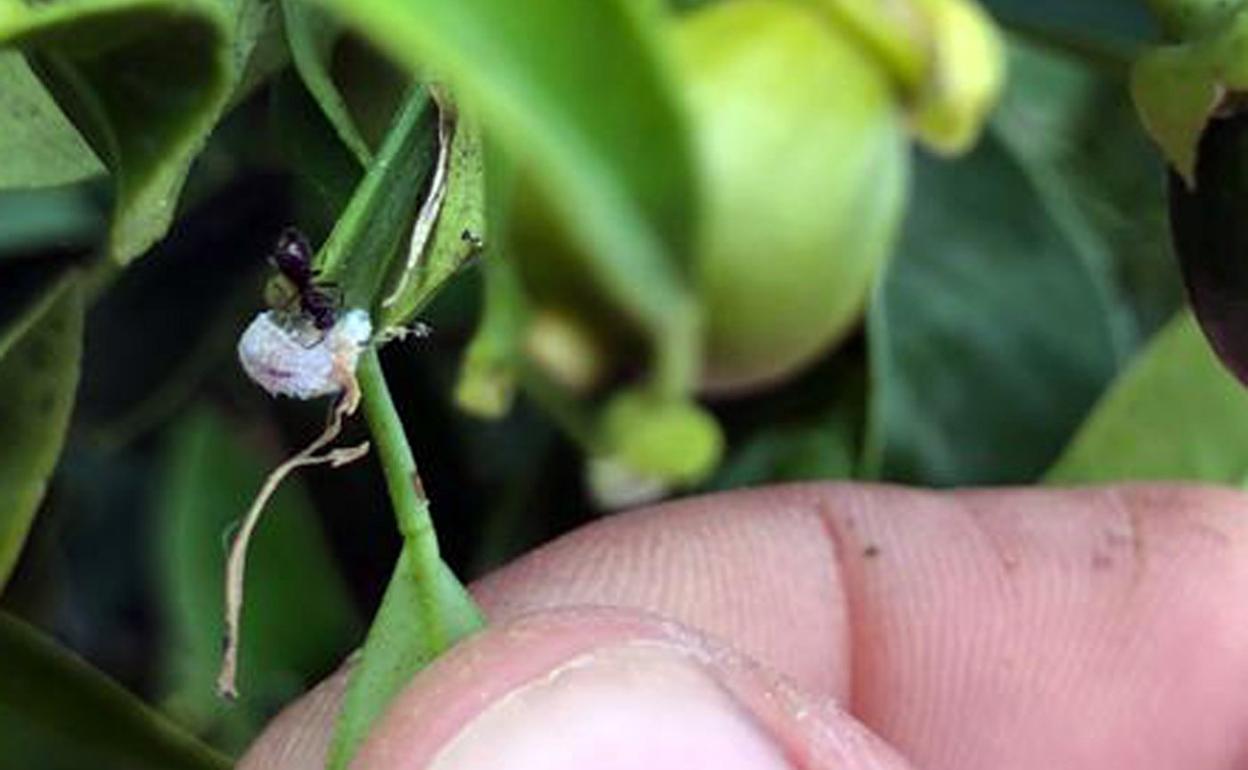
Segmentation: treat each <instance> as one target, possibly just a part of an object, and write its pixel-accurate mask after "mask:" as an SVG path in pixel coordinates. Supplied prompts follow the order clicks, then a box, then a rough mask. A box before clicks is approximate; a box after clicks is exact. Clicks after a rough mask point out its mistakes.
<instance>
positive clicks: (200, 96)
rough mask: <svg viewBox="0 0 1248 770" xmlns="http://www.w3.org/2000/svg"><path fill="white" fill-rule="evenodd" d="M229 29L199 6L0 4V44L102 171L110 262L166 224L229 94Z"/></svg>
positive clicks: (214, 7)
mask: <svg viewBox="0 0 1248 770" xmlns="http://www.w3.org/2000/svg"><path fill="white" fill-rule="evenodd" d="M231 31H232V20H231V19H230V18H229V17H228V16H227V15H226V13H225V12H224V11H223V10H222V5H221V4H218V3H216V2H210V0H163V1H161V0H83V2H76V3H51V4H50V3H39V4H25V3H13V2H9V3H7V4H6V5H4V6H3V7H0V45H10V46H12V45H16V46H20V47H22V48H23V49H24V50H25V51H26V52H27V54H28V58H29V59H30V61H31V63H32V65H34V67H35V69H36V71H37V72H38V73H39V75H40V78H41V80H42V81H43V83H44V85H45V86H47V87H48V89H49V90H50V91H51V93H52V94H53V96H55V97H56V100H57V102H58V104H59V105H60V107H61V109H62V110H64V111H65V113H66V114H67V115H68V116H69V118H70V119H71V120H72V121H73V122H74V125H75V126H77V128H78V130H79V131H81V132H82V133H83V135H84V136H85V138H86V139H87V141H88V142H89V143H90V144H91V146H92V148H93V149H94V150H95V152H96V153H98V154H99V156H100V159H101V160H102V161H103V162H104V165H105V166H107V167H108V169H109V171H110V172H111V173H112V175H113V179H114V183H115V186H116V202H115V210H114V215H113V223H112V227H111V230H110V233H109V240H108V253H109V255H110V256H111V258H112V259H114V260H116V261H119V262H126V261H128V260H130V259H131V258H133V257H135V256H137V255H138V254H141V253H142V252H144V251H145V250H146V249H147V248H148V247H149V246H151V245H152V243H154V242H155V241H156V240H157V239H158V238H160V237H161V236H162V235H163V234H164V232H165V231H166V229H168V227H169V223H170V222H171V221H172V218H173V214H174V210H175V206H176V204H177V199H178V193H179V192H180V191H181V189H182V185H183V182H184V181H185V177H186V173H187V170H188V168H189V167H190V163H191V160H192V159H193V158H194V156H195V155H196V153H198V151H199V150H200V148H201V147H202V146H203V143H204V141H205V138H206V137H207V135H208V132H209V131H210V130H211V128H212V126H213V124H214V123H215V122H216V120H217V118H218V116H219V115H220V112H221V110H222V109H223V108H224V106H225V104H226V101H227V100H228V98H229V96H230V91H231V87H232V84H233V75H232V70H233V67H234V62H233V58H232V57H233V49H232V40H231Z"/></svg>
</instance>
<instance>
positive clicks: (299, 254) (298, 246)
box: [269, 227, 340, 332]
mask: <svg viewBox="0 0 1248 770" xmlns="http://www.w3.org/2000/svg"><path fill="white" fill-rule="evenodd" d="M269 261H270V262H272V263H273V266H274V267H276V268H277V271H278V272H279V273H281V274H282V277H283V278H285V279H286V280H287V281H288V282H289V283H290V285H291V286H293V287H294V290H295V293H296V294H297V299H298V302H299V310H300V311H301V312H302V313H303V315H304V316H306V317H307V318H308V320H310V321H311V322H312V325H313V326H314V327H316V329H317V331H321V332H325V331H329V330H330V329H331V328H333V326H334V323H335V322H336V321H337V320H338V305H339V304H340V302H339V298H338V297H336V296H335V292H331V291H327V289H331V290H332V289H334V288H335V287H333V285H332V284H323V283H319V282H318V281H317V278H318V277H319V275H320V273H319V271H318V270H316V269H315V268H313V267H312V246H311V245H310V244H309V243H308V239H307V238H305V237H303V233H301V232H299V231H298V230H296V229H295V228H293V227H287V228H286V229H285V230H283V231H282V234H281V235H280V236H278V239H277V245H276V246H275V247H274V249H273V253H272V254H271V255H270V256H269ZM287 304H293V302H292V303H287Z"/></svg>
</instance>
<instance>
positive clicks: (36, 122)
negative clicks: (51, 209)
mask: <svg viewBox="0 0 1248 770" xmlns="http://www.w3.org/2000/svg"><path fill="white" fill-rule="evenodd" d="M102 173H104V166H103V165H102V164H101V163H100V160H99V158H97V157H96V156H95V153H94V152H92V151H91V148H90V147H88V146H87V143H86V141H84V140H83V138H82V135H81V134H79V133H78V130H77V129H76V128H74V126H73V124H71V123H70V122H69V120H68V119H67V118H66V117H65V115H64V114H63V113H62V112H61V110H60V108H59V107H57V106H56V102H55V101H53V99H52V97H51V96H50V95H49V94H48V92H47V90H46V89H45V88H44V87H43V84H42V83H40V82H39V78H37V77H35V74H34V73H33V72H31V71H30V67H29V65H27V64H26V60H25V59H24V58H23V57H22V55H21V54H20V53H17V52H15V51H6V52H0V189H4V188H9V187H44V186H48V185H61V184H67V183H69V182H77V181H79V180H81V179H86V178H88V177H91V176H96V175H98V174H102Z"/></svg>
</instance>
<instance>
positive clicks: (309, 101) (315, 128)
mask: <svg viewBox="0 0 1248 770" xmlns="http://www.w3.org/2000/svg"><path fill="white" fill-rule="evenodd" d="M269 95H270V101H269V115H270V121H271V128H270V130H271V131H272V132H273V135H274V136H277V137H281V141H280V142H279V143H278V151H279V152H280V154H281V156H282V159H283V160H284V161H285V163H286V167H287V168H289V169H290V170H291V172H292V175H293V177H294V180H295V190H294V197H295V209H296V211H295V219H296V221H298V222H299V224H300V226H301V229H303V230H304V232H305V233H306V234H307V235H308V236H309V237H310V238H312V241H313V242H314V243H316V242H319V241H323V240H324V239H325V237H326V236H327V235H329V232H330V230H332V229H333V226H334V223H335V222H337V221H338V217H339V216H340V215H341V214H342V212H343V209H345V208H346V206H347V202H348V201H350V200H351V193H352V192H353V191H354V190H355V188H356V185H358V184H359V182H360V179H361V178H362V177H363V171H362V170H361V168H360V165H359V163H358V162H357V161H356V159H355V156H353V155H352V154H351V153H350V152H349V151H348V150H347V148H346V146H345V145H344V144H343V143H342V142H341V141H340V140H339V139H338V136H337V134H336V133H335V132H334V128H333V126H331V125H330V124H329V121H328V119H326V117H325V114H324V112H323V111H322V110H321V109H320V108H319V107H318V106H317V104H316V101H315V100H314V99H313V98H312V95H311V94H310V93H308V91H307V87H306V86H305V84H304V83H303V81H301V80H300V79H299V77H298V76H297V75H296V74H295V73H294V72H291V71H289V70H288V71H286V72H283V73H282V74H280V75H278V76H277V77H276V78H274V81H273V83H272V86H271V88H270V90H269Z"/></svg>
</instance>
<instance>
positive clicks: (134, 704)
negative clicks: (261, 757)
mask: <svg viewBox="0 0 1248 770" xmlns="http://www.w3.org/2000/svg"><path fill="white" fill-rule="evenodd" d="M0 745H3V746H4V751H3V752H0V768H5V769H6V770H9V769H10V768H11V769H12V770H19V768H20V769H21V770H25V769H26V768H32V767H39V768H43V769H45V770H69V769H70V768H81V767H92V768H101V769H102V770H226V769H227V768H228V767H230V762H229V760H228V759H226V758H225V757H223V756H221V755H219V754H216V753H215V752H213V751H212V749H210V748H208V747H207V746H205V745H203V744H202V743H200V742H199V741H197V740H196V739H195V738H194V737H193V736H191V735H189V734H187V733H186V732H184V731H182V730H181V729H180V728H179V727H177V726H176V725H174V724H173V723H172V722H170V721H169V720H168V719H166V718H164V717H162V716H161V715H160V714H158V713H157V712H155V711H153V710H152V709H151V708H149V707H147V706H146V705H144V704H143V703H142V702H141V701H139V700H138V699H137V698H135V697H134V696H133V695H131V694H130V693H128V692H126V691H125V690H124V689H122V688H121V687H120V686H118V685H117V684H116V683H114V682H113V681H111V680H110V679H108V678H107V677H106V676H104V675H103V674H102V673H100V672H99V671H97V670H95V669H93V668H91V666H89V665H87V664H86V663H85V662H83V661H82V660H81V659H79V658H78V657H76V656H74V655H72V654H71V653H69V652H68V651H66V650H65V649H63V648H61V647H59V646H58V645H57V644H55V643H54V642H53V641H52V640H50V639H48V638H47V637H45V636H44V635H43V634H41V633H39V632H38V631H36V630H35V629H34V628H31V627H30V626H28V625H26V624H25V623H23V622H22V621H20V620H18V619H17V618H14V617H13V616H11V615H8V614H5V613H0Z"/></svg>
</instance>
